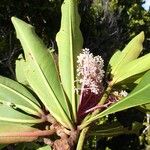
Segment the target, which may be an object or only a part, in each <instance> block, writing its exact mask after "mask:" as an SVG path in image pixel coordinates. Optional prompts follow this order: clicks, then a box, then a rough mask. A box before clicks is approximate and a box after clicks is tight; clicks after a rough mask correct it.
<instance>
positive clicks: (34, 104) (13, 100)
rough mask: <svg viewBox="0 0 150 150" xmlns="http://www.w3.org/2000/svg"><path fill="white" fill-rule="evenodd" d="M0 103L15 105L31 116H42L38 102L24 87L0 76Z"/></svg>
mask: <svg viewBox="0 0 150 150" xmlns="http://www.w3.org/2000/svg"><path fill="white" fill-rule="evenodd" d="M0 103H2V104H6V105H7V104H8V103H9V104H10V105H13V106H14V105H15V107H18V108H20V109H21V110H23V111H26V112H27V113H30V114H33V115H37V116H41V114H43V112H42V110H41V108H40V104H39V103H38V101H37V100H36V99H35V98H34V96H32V94H31V93H30V92H29V91H28V90H27V89H26V88H25V87H24V86H22V85H21V84H19V83H17V82H15V81H13V80H11V79H9V78H5V77H2V76H0ZM24 108H26V109H24Z"/></svg>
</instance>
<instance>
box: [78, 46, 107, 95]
mask: <svg viewBox="0 0 150 150" xmlns="http://www.w3.org/2000/svg"><path fill="white" fill-rule="evenodd" d="M77 59H78V60H77V64H78V65H77V77H78V78H79V82H80V83H81V85H83V86H84V91H86V90H87V91H89V90H90V91H91V92H92V93H95V94H99V90H100V88H99V86H100V85H101V82H102V79H103V77H104V73H105V72H104V70H103V66H104V61H103V59H102V58H101V56H99V55H98V56H95V57H94V56H93V54H92V53H90V51H89V49H87V48H85V49H83V51H82V53H80V55H79V56H78V57H77Z"/></svg>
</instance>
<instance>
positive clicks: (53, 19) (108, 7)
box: [0, 0, 150, 150]
mask: <svg viewBox="0 0 150 150" xmlns="http://www.w3.org/2000/svg"><path fill="white" fill-rule="evenodd" d="M61 3H62V1H61V0H49V1H48V0H24V1H20V0H16V1H9V0H3V1H0V53H1V55H0V74H1V75H4V76H9V77H11V78H14V79H15V75H14V62H15V61H14V60H15V59H16V58H17V56H18V55H19V54H20V53H21V52H22V49H21V46H20V44H19V42H18V41H17V40H16V35H15V31H14V28H13V26H12V24H11V22H10V18H11V16H16V17H18V18H20V19H22V20H24V21H27V22H29V23H30V24H32V25H34V26H35V27H36V32H37V33H38V34H39V35H40V36H41V37H42V38H43V40H44V42H45V43H46V45H47V46H48V47H55V48H56V45H55V41H54V39H55V35H56V33H57V32H58V30H59V26H60V17H61V15H60V7H61ZM143 3H144V0H131V1H125V0H81V2H80V5H79V9H80V15H81V20H82V21H81V31H82V34H83V37H84V47H87V48H90V50H91V51H92V52H94V54H100V55H102V57H103V58H104V59H105V62H107V61H108V60H109V58H110V56H111V55H112V53H113V52H114V51H115V50H116V48H120V49H121V48H122V47H124V45H125V44H126V43H127V42H128V41H129V40H130V39H131V38H133V36H135V35H137V34H138V33H139V32H140V31H144V32H145V35H146V40H145V45H144V49H145V51H144V53H147V52H148V51H149V49H150V39H149V37H150V11H146V10H144V8H143V7H142V4H143ZM114 118H115V119H117V120H118V121H119V122H120V123H121V124H122V125H124V126H126V127H128V128H130V126H131V124H132V122H133V121H138V122H140V123H143V120H144V113H141V112H140V111H138V110H137V109H129V110H127V111H125V112H122V113H117V114H115V115H111V116H109V118H107V119H106V120H107V122H112V121H113V120H114ZM122 118H124V119H122ZM93 139H94V140H93ZM139 139H142V140H139ZM96 140H97V141H98V142H97V144H96V142H95V141H96ZM122 141H124V142H123V143H121V142H122ZM102 143H103V144H102ZM116 143H117V144H116ZM118 143H120V146H122V149H125V150H126V149H133V148H134V149H141V148H143V147H144V145H145V143H146V144H147V141H146V138H145V137H143V136H141V135H140V136H139V135H136V134H134V135H121V136H117V137H113V138H111V137H110V138H105V137H100V138H98V139H95V137H92V138H89V139H88V141H87V144H86V145H85V148H87V149H89V148H90V149H92V148H93V146H95V145H98V146H97V149H99V148H100V147H99V145H101V149H103V148H105V147H109V148H111V149H115V150H117V147H119V148H120V146H118ZM33 145H34V144H33ZM19 146H20V145H18V147H19ZM34 146H36V144H35V145H34ZM34 146H33V147H34ZM25 147H28V145H25ZM98 147H99V148H98ZM11 148H12V147H11ZM33 149H34V148H33Z"/></svg>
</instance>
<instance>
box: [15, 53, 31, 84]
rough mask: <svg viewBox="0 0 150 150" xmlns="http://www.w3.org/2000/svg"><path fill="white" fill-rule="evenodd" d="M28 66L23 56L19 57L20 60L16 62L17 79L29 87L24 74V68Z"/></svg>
mask: <svg viewBox="0 0 150 150" xmlns="http://www.w3.org/2000/svg"><path fill="white" fill-rule="evenodd" d="M25 65H26V62H25V60H24V58H23V56H22V54H21V55H19V57H18V59H17V60H16V79H17V81H18V82H20V83H22V84H24V85H28V82H27V79H26V77H25V74H24V67H25Z"/></svg>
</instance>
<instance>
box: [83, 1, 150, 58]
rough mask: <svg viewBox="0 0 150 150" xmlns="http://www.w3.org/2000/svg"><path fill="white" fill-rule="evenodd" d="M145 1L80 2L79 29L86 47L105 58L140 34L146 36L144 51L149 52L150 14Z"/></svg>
mask: <svg viewBox="0 0 150 150" xmlns="http://www.w3.org/2000/svg"><path fill="white" fill-rule="evenodd" d="M143 3H144V0H132V1H126V0H91V1H86V0H85V1H81V5H80V11H81V15H82V24H81V29H82V32H83V35H84V39H85V46H86V47H89V48H90V49H91V50H92V51H93V52H95V53H100V54H101V55H103V57H104V58H106V59H107V60H108V58H109V57H110V56H111V55H112V53H113V52H114V51H115V50H116V49H117V48H120V49H121V48H123V47H124V44H125V43H127V42H128V41H129V40H130V39H131V38H133V36H135V35H136V34H138V33H139V32H140V31H144V32H145V34H146V41H145V49H146V50H148V49H149V45H150V41H149V39H148V38H147V37H150V12H149V11H146V10H145V9H144V8H143V7H142V4H143Z"/></svg>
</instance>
